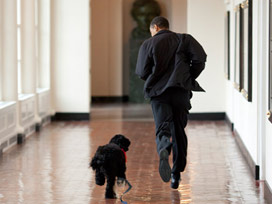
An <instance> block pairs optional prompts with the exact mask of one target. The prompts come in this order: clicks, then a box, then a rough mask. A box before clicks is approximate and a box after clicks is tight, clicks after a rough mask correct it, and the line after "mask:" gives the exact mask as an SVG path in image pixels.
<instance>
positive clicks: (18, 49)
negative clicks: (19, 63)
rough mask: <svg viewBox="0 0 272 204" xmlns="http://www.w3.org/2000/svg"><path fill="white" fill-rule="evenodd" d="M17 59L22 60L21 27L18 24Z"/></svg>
mask: <svg viewBox="0 0 272 204" xmlns="http://www.w3.org/2000/svg"><path fill="white" fill-rule="evenodd" d="M17 55H18V56H17V59H18V60H21V59H22V55H21V28H20V27H19V26H18V28H17Z"/></svg>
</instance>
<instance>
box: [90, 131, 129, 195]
mask: <svg viewBox="0 0 272 204" xmlns="http://www.w3.org/2000/svg"><path fill="white" fill-rule="evenodd" d="M129 145H130V141H129V139H127V138H126V137H125V136H124V135H115V136H114V137H113V138H112V139H111V140H110V142H109V144H107V145H104V146H99V147H98V149H97V150H96V153H95V155H94V157H93V158H92V161H91V163H90V166H91V167H92V169H93V170H95V181H96V184H97V185H100V186H103V185H104V184H105V180H106V179H107V187H106V193H105V197H106V198H116V194H115V192H114V184H115V180H116V177H117V178H118V180H125V179H126V174H125V171H126V158H125V154H124V152H123V151H122V149H123V150H124V151H125V152H127V151H128V147H129Z"/></svg>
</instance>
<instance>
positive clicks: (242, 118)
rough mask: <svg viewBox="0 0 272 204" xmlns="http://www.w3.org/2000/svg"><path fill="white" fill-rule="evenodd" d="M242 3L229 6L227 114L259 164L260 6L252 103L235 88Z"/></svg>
mask: <svg viewBox="0 0 272 204" xmlns="http://www.w3.org/2000/svg"><path fill="white" fill-rule="evenodd" d="M241 2H242V1H230V4H229V5H228V6H227V8H228V10H230V13H231V22H230V25H231V28H230V29H231V60H230V61H231V79H230V81H227V80H226V79H225V81H226V82H227V86H226V96H227V99H226V113H227V115H228V116H229V118H230V120H231V121H232V122H233V123H234V128H235V130H236V131H237V132H238V133H239V135H240V137H241V139H242V141H243V143H244V144H245V146H246V148H247V150H248V151H249V153H250V155H251V157H252V159H253V160H254V162H255V163H256V164H259V163H260V161H259V159H258V155H259V153H258V115H257V110H258V89H257V87H258V78H257V76H258V69H257V67H258V64H257V63H258V33H257V31H258V5H257V3H256V1H253V2H254V3H253V59H252V66H253V68H252V76H253V78H252V83H253V84H252V102H248V101H247V100H246V98H245V97H243V95H242V94H241V92H239V91H238V90H237V89H235V88H234V86H233V83H234V67H235V58H234V56H235V52H234V51H235V41H234V40H235V12H234V8H235V6H236V5H237V4H239V3H241Z"/></svg>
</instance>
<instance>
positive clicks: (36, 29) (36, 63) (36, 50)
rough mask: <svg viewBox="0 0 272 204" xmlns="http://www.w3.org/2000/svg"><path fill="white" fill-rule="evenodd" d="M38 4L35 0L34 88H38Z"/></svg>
mask: <svg viewBox="0 0 272 204" xmlns="http://www.w3.org/2000/svg"><path fill="white" fill-rule="evenodd" d="M38 8H39V5H38V0H35V67H36V79H37V80H36V88H39V10H38Z"/></svg>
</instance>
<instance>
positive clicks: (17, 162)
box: [0, 105, 265, 204]
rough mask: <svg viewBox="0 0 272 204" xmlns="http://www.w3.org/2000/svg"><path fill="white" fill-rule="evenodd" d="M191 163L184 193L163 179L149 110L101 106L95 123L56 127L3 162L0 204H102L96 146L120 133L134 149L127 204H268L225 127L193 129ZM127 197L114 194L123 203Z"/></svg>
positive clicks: (210, 125)
mask: <svg viewBox="0 0 272 204" xmlns="http://www.w3.org/2000/svg"><path fill="white" fill-rule="evenodd" d="M186 131H187V134H188V138H189V158H188V160H189V161H188V166H187V168H186V172H184V173H183V174H182V182H181V185H180V186H179V188H178V190H172V189H171V188H170V184H169V183H163V182H162V181H161V179H160V176H159V173H158V156H157V154H156V150H155V140H154V139H155V136H154V123H153V119H152V115H151V110H150V107H149V106H148V105H145V106H133V105H125V106H95V107H93V108H92V120H91V121H90V122H52V123H51V124H50V125H48V126H47V127H46V128H44V129H42V131H41V132H40V133H37V134H34V135H32V136H31V137H29V138H28V139H27V140H26V142H25V143H24V144H23V145H20V146H16V147H14V148H12V149H11V150H9V151H8V152H6V153H4V154H3V156H2V157H1V158H0V203H4V204H19V203H24V204H34V203H35V204H51V203H52V204H87V203H92V204H98V203H107V204H112V203H121V202H120V200H105V199H104V190H105V186H103V187H100V186H96V185H95V184H94V173H93V171H92V170H91V169H89V168H88V163H89V161H90V158H91V157H92V156H93V154H94V152H95V151H96V148H97V146H99V145H103V144H105V143H107V142H108V141H109V139H110V138H111V137H112V136H113V135H114V134H116V133H122V134H124V135H126V136H127V137H129V138H130V140H131V141H132V144H131V147H130V151H129V152H128V153H127V157H128V161H127V178H128V180H129V182H130V183H131V184H132V186H133V188H132V190H131V191H130V192H129V193H128V194H126V195H125V196H124V200H125V201H127V202H128V203H133V204H138V203H156V204H180V203H197V204H200V203H201V204H221V203H246V204H257V203H258V204H259V203H265V201H264V199H263V188H262V183H261V182H255V181H254V179H253V178H252V176H251V174H250V171H249V169H248V167H247V165H246V163H245V161H244V160H243V158H242V155H241V154H240V152H239V150H238V148H237V146H236V144H235V141H234V139H233V137H232V134H231V132H230V130H229V128H228V127H227V125H226V124H225V122H223V121H219V122H218V121H217V122H213V121H210V122H202V121H190V122H189V124H188V126H187V130H186ZM124 190H126V188H125V187H123V188H116V191H117V193H118V195H119V196H120V195H121V194H122V192H123V191H124Z"/></svg>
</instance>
